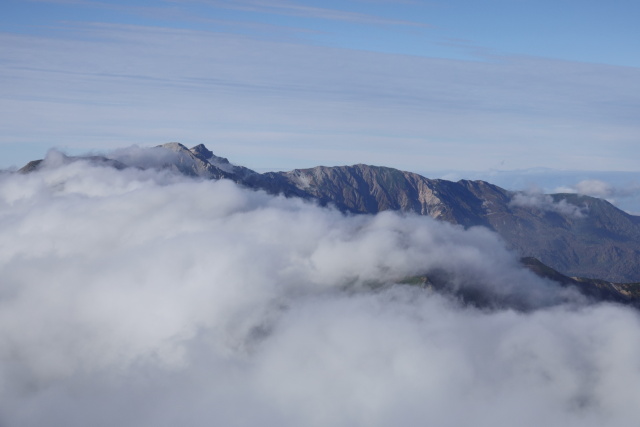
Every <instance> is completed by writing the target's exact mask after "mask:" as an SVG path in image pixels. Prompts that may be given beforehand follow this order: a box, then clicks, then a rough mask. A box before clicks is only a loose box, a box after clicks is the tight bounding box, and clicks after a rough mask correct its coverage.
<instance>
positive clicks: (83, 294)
mask: <svg viewBox="0 0 640 427" xmlns="http://www.w3.org/2000/svg"><path fill="white" fill-rule="evenodd" d="M55 157H56V154H55V153H54V154H51V155H50V156H49V159H48V160H47V162H50V163H52V162H54V160H55ZM0 268H1V271H2V280H1V282H0V283H1V284H0V425H2V426H8V427H11V426H42V425H47V426H65V427H69V426H87V425H92V426H114V425H117V426H141V425H152V426H175V425H189V426H201V425H202V426H204V425H238V426H243V425H245V426H255V425H262V426H287V425H291V426H294V425H295V426H299V425H308V426H326V425H331V426H365V425H366V426H391V425H394V426H395V425H415V424H418V423H419V424H423V425H474V424H475V425H483V426H489V425H491V426H507V425H509V426H511V425H514V424H516V423H517V424H518V425H523V426H540V425H549V426H563V427H564V426H578V425H579V426H596V425H597V426H600V425H608V426H628V425H631V424H633V423H634V422H635V421H636V418H637V396H638V395H639V393H640V363H638V360H640V319H639V318H638V314H637V313H636V312H635V311H633V310H631V309H627V308H623V307H618V306H614V305H609V304H600V305H591V306H587V305H584V304H582V303H581V300H580V299H579V298H578V297H576V296H575V294H574V293H572V292H571V291H568V290H563V289H561V288H558V287H557V286H556V285H555V284H553V283H550V282H546V281H543V280H541V279H538V278H537V277H535V276H533V275H532V274H531V273H529V272H528V271H526V270H523V269H522V268H520V267H519V266H518V264H517V261H516V258H515V257H514V255H513V254H511V253H509V252H507V251H506V250H505V249H504V247H503V245H502V244H501V242H500V241H499V240H498V239H497V238H496V237H495V235H494V234H492V233H490V232H488V231H487V230H484V229H481V228H477V229H471V230H468V231H464V230H462V229H460V228H457V227H453V226H449V225H446V224H442V223H438V222H435V221H433V220H430V219H429V218H424V217H412V216H408V217H405V216H400V215H397V214H393V213H384V214H380V215H377V216H343V215H342V214H340V213H339V212H336V211H333V210H329V209H323V208H319V207H316V206H314V205H311V204H308V203H304V202H302V201H299V200H291V199H284V198H281V197H271V196H268V195H266V194H264V193H261V192H252V191H248V190H244V189H242V188H239V187H237V186H236V185H234V184H232V183H231V182H227V181H219V182H212V181H193V180H187V179H185V178H182V177H177V176H174V175H171V174H169V173H163V172H154V171H142V170H137V169H126V170H123V171H117V170H114V169H111V168H104V167H96V166H91V165H88V164H86V163H84V162H74V163H71V164H67V165H65V166H61V167H56V168H54V167H51V168H45V169H44V170H42V171H40V172H37V173H32V174H28V175H18V174H14V175H9V174H4V175H2V176H0ZM434 269H438V270H440V271H444V272H446V273H447V274H448V275H449V277H450V279H451V283H452V286H454V287H455V286H460V287H472V288H474V289H476V290H479V291H481V292H483V293H484V294H486V295H488V297H489V298H490V299H493V300H495V301H498V302H500V303H501V304H502V306H503V307H505V308H501V309H491V310H490V309H483V310H480V309H475V308H470V307H465V306H462V305H460V304H459V303H456V302H455V301H453V300H451V299H450V298H448V297H445V296H442V295H440V294H438V293H435V292H431V291H428V290H425V289H422V288H418V287H411V286H407V285H395V286H392V285H391V283H393V282H394V281H395V280H398V279H400V278H402V277H405V276H407V275H411V274H416V273H422V272H425V271H431V270H434ZM376 283H377V284H384V283H387V284H389V286H382V287H376V286H373V287H372V285H373V284H376ZM519 305H527V306H528V307H529V308H530V310H527V311H525V312H522V311H518V310H514V309H513V308H509V307H510V306H519Z"/></svg>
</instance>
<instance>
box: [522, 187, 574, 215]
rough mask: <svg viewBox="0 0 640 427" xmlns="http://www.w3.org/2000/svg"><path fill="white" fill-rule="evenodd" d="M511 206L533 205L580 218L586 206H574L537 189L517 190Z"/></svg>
mask: <svg viewBox="0 0 640 427" xmlns="http://www.w3.org/2000/svg"><path fill="white" fill-rule="evenodd" d="M510 204H511V205H512V206H524V207H533V208H537V209H539V210H541V211H548V212H556V213H559V214H560V215H564V216H568V217H574V218H582V217H583V216H585V214H586V213H587V208H586V206H576V205H572V204H571V203H567V201H566V200H564V199H562V200H559V201H555V200H554V199H553V197H551V196H550V195H549V194H543V193H541V192H538V191H527V192H519V193H516V194H514V195H513V197H512V199H511V202H510Z"/></svg>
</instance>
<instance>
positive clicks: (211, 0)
mask: <svg viewBox="0 0 640 427" xmlns="http://www.w3.org/2000/svg"><path fill="white" fill-rule="evenodd" d="M171 1H173V2H176V3H185V2H193V0H171ZM197 2H198V3H203V4H207V5H210V6H212V7H216V8H223V9H232V10H240V11H244V12H256V13H269V14H277V15H287V16H295V17H302V18H313V19H325V20H330V21H345V22H350V23H359V24H369V25H371V24H372V25H399V26H410V27H420V28H429V27H430V25H428V24H425V23H422V22H414V21H406V20H398V19H389V18H385V17H384V16H376V15H370V14H366V13H360V12H354V11H349V10H344V9H336V8H325V7H315V6H308V5H304V4H302V3H300V2H295V1H269V2H264V1H257V0H241V1H235V0H234V1H226V0H199V1H197Z"/></svg>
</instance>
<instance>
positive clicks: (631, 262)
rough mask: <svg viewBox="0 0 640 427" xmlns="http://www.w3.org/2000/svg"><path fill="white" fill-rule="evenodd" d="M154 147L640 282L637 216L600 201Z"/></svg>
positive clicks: (168, 163)
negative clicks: (240, 161) (475, 230)
mask: <svg viewBox="0 0 640 427" xmlns="http://www.w3.org/2000/svg"><path fill="white" fill-rule="evenodd" d="M157 149H164V150H168V151H169V152H170V153H169V154H171V153H172V154H171V155H169V156H161V158H162V159H163V160H162V163H161V164H160V165H155V166H148V167H162V168H169V169H172V170H174V171H175V172H177V173H181V174H184V175H188V176H194V177H201V178H205V179H223V178H224V179H230V180H233V181H235V182H237V183H239V184H241V185H244V186H246V187H249V188H253V189H260V190H264V191H267V192H268V193H271V194H283V195H285V196H287V197H301V198H304V199H308V200H316V201H317V202H318V203H320V204H321V205H333V206H335V207H337V208H338V209H340V210H342V211H345V212H352V213H359V214H372V213H377V212H381V211H385V210H395V211H402V212H410V213H416V214H418V215H426V216H430V217H432V218H435V219H438V220H443V221H447V222H450V223H453V224H459V225H461V226H464V227H471V226H484V227H488V228H489V229H491V230H494V231H495V232H497V233H498V234H499V235H500V236H502V238H503V239H504V240H505V242H506V244H507V245H508V246H510V247H511V248H512V249H514V250H516V251H517V252H518V253H519V254H520V255H521V256H522V257H535V258H537V259H539V260H540V261H542V262H543V263H544V264H546V265H548V266H550V267H552V268H553V269H555V270H558V271H561V272H563V273H564V274H566V275H568V276H580V277H598V278H601V279H605V280H608V281H611V282H638V281H640V217H636V216H632V215H628V214H626V213H625V212H623V211H621V210H619V209H617V208H616V207H614V206H613V205H611V204H610V203H608V202H606V201H604V200H601V199H596V198H593V197H587V196H580V195H576V194H554V195H542V194H539V195H527V194H521V193H514V192H510V191H507V190H505V189H503V188H500V187H498V186H495V185H492V184H489V183H487V182H484V181H467V180H461V181H458V182H451V181H446V180H440V179H428V178H425V177H423V176H420V175H418V174H415V173H410V172H403V171H400V170H397V169H393V168H387V167H379V166H368V165H362V164H359V165H354V166H338V167H325V166H318V167H315V168H310V169H295V170H293V171H290V172H268V173H264V174H260V173H257V172H255V171H252V170H251V169H248V168H245V167H242V166H236V165H233V164H232V163H230V162H229V160H227V159H225V158H224V157H218V156H216V155H214V154H213V153H212V152H211V151H209V150H208V149H207V148H206V147H205V146H204V145H202V144H200V145H197V146H195V147H193V148H191V149H188V148H187V147H185V146H184V145H182V144H179V143H177V142H172V143H168V144H163V145H161V146H159V147H156V148H154V150H157ZM69 159H72V160H73V159H77V158H69ZM84 159H89V160H92V161H96V162H100V163H102V164H105V165H111V166H114V167H118V168H122V167H127V166H129V167H132V166H136V165H134V164H127V162H123V161H116V160H113V159H108V158H105V157H99V158H98V157H95V156H94V157H91V158H87V157H85V158H84ZM72 160H69V161H72ZM40 166H41V163H40V161H33V162H30V163H29V164H27V165H26V166H25V167H23V168H22V169H21V170H20V172H23V173H28V172H32V171H35V170H37V169H38V168H39V167H40ZM137 167H140V166H139V165H138V166H137Z"/></svg>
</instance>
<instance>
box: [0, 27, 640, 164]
mask: <svg viewBox="0 0 640 427" xmlns="http://www.w3.org/2000/svg"><path fill="white" fill-rule="evenodd" d="M73 32H74V35H76V36H81V39H75V38H68V37H59V38H42V37H37V36H21V35H15V34H14V35H11V34H3V35H2V36H1V37H2V40H3V45H5V46H8V48H7V49H5V50H3V53H2V55H3V59H4V61H5V63H6V64H7V65H6V66H5V67H3V69H2V71H0V73H1V75H0V77H2V78H3V79H4V80H5V81H8V82H11V84H10V85H8V86H7V89H6V91H5V93H4V95H3V98H2V100H0V109H1V110H2V113H3V115H4V117H6V118H7V120H5V121H3V123H2V125H0V126H1V127H2V131H3V134H4V135H5V138H4V141H6V142H9V141H23V142H28V141H46V142H47V143H48V145H60V146H66V147H70V148H73V147H76V148H78V149H83V148H84V149H86V148H90V147H96V146H104V147H108V146H109V145H111V144H117V145H122V142H123V138H124V140H126V142H130V143H138V144H145V143H146V144H157V143H158V142H162V141H167V140H180V141H185V142H189V141H192V142H194V143H198V142H207V143H210V144H213V146H214V147H215V145H216V143H217V142H218V141H219V142H220V144H223V145H224V147H225V150H226V152H224V153H221V154H223V155H225V156H227V157H231V158H232V159H233V160H235V161H236V162H237V163H240V164H247V165H248V166H253V167H259V166H262V167H272V168H295V167H307V166H315V165H316V164H315V163H316V162H321V163H323V164H330V165H331V164H333V165H335V164H349V163H371V164H386V165H388V166H395V167H399V168H402V169H409V170H425V169H434V168H437V169H438V170H441V169H442V168H443V167H445V165H448V166H449V167H450V168H455V169H475V168H477V167H478V165H485V166H487V167H491V166H493V165H495V164H496V162H497V161H498V159H496V153H499V154H498V155H499V156H501V159H500V160H502V161H505V162H506V167H507V168H508V167H509V166H510V165H512V164H514V162H516V161H518V162H520V164H521V162H522V161H523V160H522V159H526V161H528V162H529V164H530V165H531V166H534V165H536V164H540V163H542V162H545V164H547V165H548V166H554V165H555V166H562V167H565V168H577V167H584V165H585V164H591V165H594V166H596V167H598V168H600V169H613V168H615V169H630V168H632V167H633V166H632V163H633V162H632V160H631V156H628V155H625V156H622V155H620V154H616V153H631V152H634V150H635V149H636V148H637V144H636V135H637V133H638V129H637V127H638V125H637V122H636V121H635V120H631V119H630V116H629V114H630V111H633V108H634V107H630V103H632V101H633V99H634V97H636V96H638V95H637V94H636V93H635V92H636V91H635V89H634V88H635V87H636V85H635V81H636V80H637V77H638V71H637V70H635V69H629V68H621V67H603V66H598V65H591V64H579V63H570V62H558V61H551V60H538V59H534V58H509V57H505V58H503V59H502V60H501V61H493V62H480V61H455V60H443V59H431V58H419V57H411V56H402V55H387V54H380V53H373V52H361V51H360V52H355V51H349V50H344V49H331V48H323V47H318V46H315V47H312V46H303V45H299V44H294V43H282V42H273V41H258V40H255V39H252V38H250V37H246V36H240V35H233V34H219V33H211V32H206V31H193V30H185V29H167V28H151V27H140V26H131V25H130V26H123V25H111V24H92V25H74V27H73ZM113 58H117V60H114V59H113ZM603 94H606V99H608V100H609V102H607V103H603V102H602V97H603ZM34 122H37V123H38V124H39V126H38V127H37V128H34V127H33V126H30V125H29V123H34ZM301 142H304V144H301ZM392 142H393V145H394V147H395V149H394V156H389V155H388V150H386V149H384V148H383V147H384V146H388V144H390V143H392ZM578 142H579V143H580V144H581V146H584V145H586V144H588V145H590V146H591V147H592V148H591V149H590V150H589V151H588V152H584V153H580V152H579V151H576V150H575V149H574V148H573V147H574V144H577V143H578ZM189 143H190V142H189ZM605 143H606V145H605ZM267 144H268V145H267ZM463 147H464V150H465V152H468V153H473V155H470V156H455V155H454V153H457V152H459V150H461V149H463ZM532 147H535V148H533V149H532ZM599 147H600V148H599ZM634 147H635V148H634ZM248 152H251V153H253V157H252V156H249V155H247V153H248ZM276 152H277V153H278V154H279V155H280V154H282V156H281V157H280V156H279V159H278V160H277V161H276V162H273V163H272V164H264V165H257V164H256V163H254V162H255V158H263V159H267V158H269V157H270V156H272V155H273V154H274V153H276ZM36 156H41V154H38V153H34V154H33V155H32V158H33V157H36Z"/></svg>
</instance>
